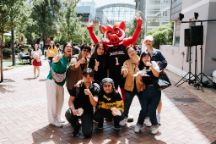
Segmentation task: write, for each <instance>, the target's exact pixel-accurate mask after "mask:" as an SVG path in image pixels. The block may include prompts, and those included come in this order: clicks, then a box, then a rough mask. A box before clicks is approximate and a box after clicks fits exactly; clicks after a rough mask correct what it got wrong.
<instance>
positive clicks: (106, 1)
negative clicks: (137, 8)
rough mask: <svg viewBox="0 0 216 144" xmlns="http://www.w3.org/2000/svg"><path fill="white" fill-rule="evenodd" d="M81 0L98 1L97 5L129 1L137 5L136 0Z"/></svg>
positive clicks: (85, 0)
mask: <svg viewBox="0 0 216 144" xmlns="http://www.w3.org/2000/svg"><path fill="white" fill-rule="evenodd" d="M80 1H81V2H91V1H94V2H95V3H96V7H98V6H101V5H105V4H110V3H119V2H121V3H129V4H134V5H135V0H80Z"/></svg>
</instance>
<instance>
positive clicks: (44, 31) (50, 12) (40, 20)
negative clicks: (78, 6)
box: [25, 0, 61, 40]
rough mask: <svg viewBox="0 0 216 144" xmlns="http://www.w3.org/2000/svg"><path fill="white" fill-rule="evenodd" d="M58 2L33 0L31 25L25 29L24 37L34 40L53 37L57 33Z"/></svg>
mask: <svg viewBox="0 0 216 144" xmlns="http://www.w3.org/2000/svg"><path fill="white" fill-rule="evenodd" d="M60 8H61V2H60V0H33V7H32V12H31V16H30V17H31V18H32V23H31V25H29V26H28V27H27V31H26V32H27V33H26V34H25V35H26V37H28V38H31V39H34V38H36V37H41V38H42V39H44V40H45V39H46V38H47V37H53V36H54V35H55V34H56V33H57V25H58V22H59V17H60V16H59V12H60Z"/></svg>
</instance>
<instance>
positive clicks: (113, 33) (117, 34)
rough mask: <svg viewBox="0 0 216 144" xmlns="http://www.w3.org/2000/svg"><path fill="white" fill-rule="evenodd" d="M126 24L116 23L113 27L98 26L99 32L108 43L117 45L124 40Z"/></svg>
mask: <svg viewBox="0 0 216 144" xmlns="http://www.w3.org/2000/svg"><path fill="white" fill-rule="evenodd" d="M125 29H126V24H125V22H124V21H122V22H120V23H116V24H114V25H113V26H111V25H107V26H103V25H100V30H101V32H102V33H103V34H104V35H105V37H106V38H107V39H108V42H109V43H110V44H113V45H118V44H119V43H120V42H121V41H122V40H123V39H124V38H125Z"/></svg>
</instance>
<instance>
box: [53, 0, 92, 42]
mask: <svg viewBox="0 0 216 144" xmlns="http://www.w3.org/2000/svg"><path fill="white" fill-rule="evenodd" d="M76 4H77V1H65V3H64V6H63V8H64V9H62V11H61V14H62V17H61V19H60V23H59V31H58V36H57V37H56V38H55V40H57V41H59V42H61V43H63V42H67V41H73V43H79V44H81V43H89V42H90V38H89V36H88V33H87V30H86V25H84V24H82V22H81V21H80V18H79V17H77V14H76V11H75V7H76Z"/></svg>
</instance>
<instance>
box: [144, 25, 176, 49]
mask: <svg viewBox="0 0 216 144" xmlns="http://www.w3.org/2000/svg"><path fill="white" fill-rule="evenodd" d="M148 35H152V36H153V37H154V47H155V48H159V47H160V45H170V44H172V40H173V23H171V22H170V23H168V24H165V25H161V26H159V27H157V28H155V29H153V30H151V31H150V32H148Z"/></svg>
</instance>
